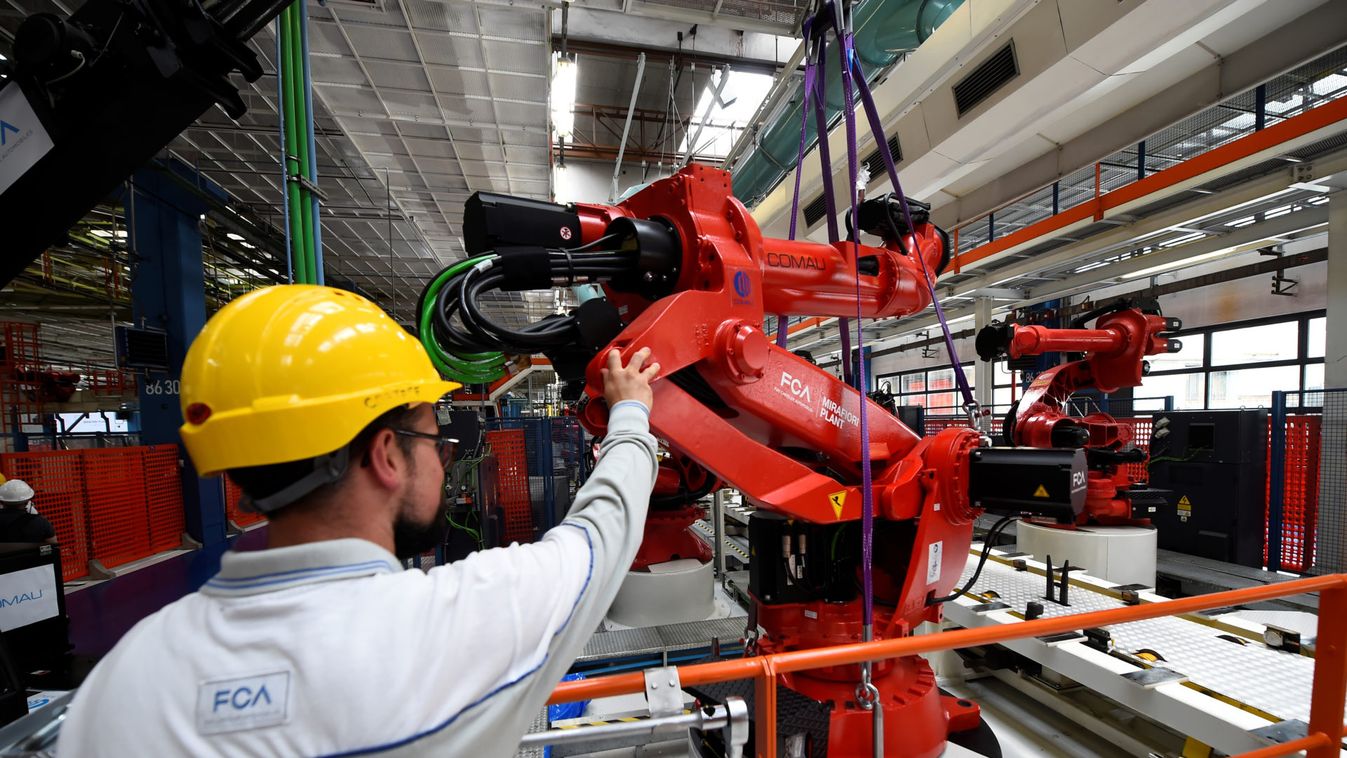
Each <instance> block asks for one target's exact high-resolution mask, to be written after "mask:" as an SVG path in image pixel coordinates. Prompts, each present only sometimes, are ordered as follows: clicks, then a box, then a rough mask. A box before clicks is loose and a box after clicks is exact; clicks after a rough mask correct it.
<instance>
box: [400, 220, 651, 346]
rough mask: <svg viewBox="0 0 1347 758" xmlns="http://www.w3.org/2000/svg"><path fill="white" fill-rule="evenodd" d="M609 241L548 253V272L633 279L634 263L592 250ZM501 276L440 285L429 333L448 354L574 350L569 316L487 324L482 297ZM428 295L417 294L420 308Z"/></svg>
mask: <svg viewBox="0 0 1347 758" xmlns="http://www.w3.org/2000/svg"><path fill="white" fill-rule="evenodd" d="M615 238H616V237H615V235H609V236H605V237H600V238H599V239H597V240H594V241H592V242H589V243H586V244H585V245H582V246H581V247H578V248H573V249H569V250H549V251H548V256H547V257H548V267H549V269H550V270H551V271H552V272H557V273H558V275H559V276H561V277H562V278H565V279H569V280H572V281H575V280H579V281H599V282H601V281H607V280H611V279H613V278H616V277H621V276H628V275H631V274H633V273H635V267H636V266H637V265H638V262H639V259H638V258H637V257H636V256H633V255H630V254H626V253H615V252H613V251H611V250H594V249H593V248H595V247H599V246H601V245H603V244H605V243H611V242H613V241H614V239H615ZM508 284H509V282H508V280H507V278H506V274H505V273H504V272H503V271H502V270H501V269H500V268H497V267H495V266H489V267H487V268H484V269H483V268H478V267H473V268H470V269H468V270H466V271H463V272H461V273H459V274H458V275H456V276H455V277H453V278H452V279H450V280H449V281H447V282H445V283H444V285H443V286H442V287H441V288H440V290H439V293H438V294H437V295H436V299H435V304H434V308H433V316H432V319H431V328H432V330H433V331H434V332H435V336H436V338H437V340H438V341H439V342H440V344H442V345H444V346H445V347H446V348H448V349H450V350H451V351H454V352H459V353H484V352H492V351H498V350H499V351H504V352H512V353H525V354H527V353H536V352H546V351H548V350H550V349H555V348H560V347H564V346H567V345H570V344H574V343H575V342H577V340H578V339H579V326H578V322H577V321H576V319H575V318H574V316H564V315H552V316H548V317H546V318H544V319H541V320H539V321H535V322H533V323H531V324H528V325H527V326H524V327H522V328H511V327H507V326H505V325H503V324H500V323H498V322H496V321H493V320H492V319H491V318H490V317H489V316H487V315H486V314H485V313H484V312H483V310H482V305H481V303H482V300H483V297H484V295H485V294H486V293H487V292H490V291H492V290H499V289H504V288H505V287H506V286H507V285H508ZM427 292H428V290H423V291H422V295H421V301H422V302H423V303H424V301H425V298H426V294H427Z"/></svg>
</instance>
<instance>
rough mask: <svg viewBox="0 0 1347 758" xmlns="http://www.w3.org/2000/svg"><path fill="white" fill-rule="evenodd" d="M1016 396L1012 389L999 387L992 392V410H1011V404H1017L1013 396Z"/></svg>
mask: <svg viewBox="0 0 1347 758" xmlns="http://www.w3.org/2000/svg"><path fill="white" fill-rule="evenodd" d="M1013 394H1015V393H1014V392H1013V391H1012V390H1011V388H1010V387H997V388H995V389H993V390H992V408H993V410H999V409H1004V408H1009V407H1010V404H1011V403H1013V402H1015V401H1014V400H1012V399H1011V395H1013Z"/></svg>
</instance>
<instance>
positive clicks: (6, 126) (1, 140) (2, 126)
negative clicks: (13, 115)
mask: <svg viewBox="0 0 1347 758" xmlns="http://www.w3.org/2000/svg"><path fill="white" fill-rule="evenodd" d="M10 132H14V133H15V134H18V133H19V127H17V126H15V125H13V124H11V123H9V122H8V121H0V147H4V146H5V140H7V139H9V133H10Z"/></svg>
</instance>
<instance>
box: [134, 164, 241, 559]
mask: <svg viewBox="0 0 1347 758" xmlns="http://www.w3.org/2000/svg"><path fill="white" fill-rule="evenodd" d="M169 172H172V173H174V174H176V175H177V177H179V178H175V177H173V176H170V175H169ZM182 180H185V184H184V182H183V181H182ZM192 187H195V190H193V189H192ZM211 197H214V198H216V199H217V200H219V201H223V200H225V199H227V198H228V195H226V194H225V192H224V190H222V189H220V188H219V187H218V186H216V185H215V184H214V183H212V182H211V181H209V180H208V179H206V178H205V177H204V176H202V175H200V174H199V173H197V172H196V171H195V170H193V169H192V168H190V167H188V166H187V165H185V164H183V163H180V162H178V161H173V162H171V163H170V164H169V165H168V166H166V167H150V168H144V169H141V170H140V171H137V172H136V173H135V176H134V179H133V181H132V192H131V198H130V201H129V202H128V204H127V209H128V215H129V216H130V220H129V226H130V227H131V249H132V251H133V252H134V255H135V260H136V261H137V263H136V266H135V269H134V277H133V279H132V281H131V305H132V314H133V318H134V319H135V322H136V324H137V325H143V326H146V327H154V328H157V329H163V330H164V331H165V332H166V333H167V335H168V363H169V368H168V370H167V371H164V372H148V373H146V374H144V375H142V376H141V377H140V379H139V381H138V391H139V395H140V441H141V444H145V445H158V444H166V443H172V444H178V443H179V438H178V427H179V426H181V425H182V411H181V409H180V408H179V400H178V390H179V386H180V382H181V378H182V362H183V359H184V358H185V357H186V355H187V347H188V346H189V345H190V344H191V342H192V338H194V337H195V336H196V335H197V333H198V332H200V331H201V327H202V326H204V325H205V323H206V296H205V275H204V272H203V270H202V260H201V229H200V223H201V222H200V219H201V215H202V214H204V213H205V212H206V210H207V208H209V207H210V200H209V198H211ZM180 451H181V448H180ZM180 455H181V456H182V459H183V466H182V469H181V471H182V499H183V507H184V508H185V509H186V516H187V518H186V523H187V532H188V534H190V535H191V536H192V538H193V539H195V540H197V541H198V542H200V543H202V544H203V545H205V546H208V547H209V546H210V545H213V544H215V543H218V542H222V541H224V539H225V513H224V497H223V493H222V491H221V487H220V483H219V481H218V480H214V479H212V480H210V481H207V480H205V479H201V478H200V477H198V476H197V475H196V469H195V468H194V467H193V466H192V463H191V461H190V460H189V459H188V458H187V455H186V453H185V452H180Z"/></svg>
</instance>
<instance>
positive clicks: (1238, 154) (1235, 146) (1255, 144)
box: [954, 98, 1347, 271]
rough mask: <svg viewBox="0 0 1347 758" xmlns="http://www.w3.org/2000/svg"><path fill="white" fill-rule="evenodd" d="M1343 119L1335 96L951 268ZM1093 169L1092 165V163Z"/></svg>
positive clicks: (1345, 109) (979, 250)
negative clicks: (1317, 105) (1319, 104)
mask: <svg viewBox="0 0 1347 758" xmlns="http://www.w3.org/2000/svg"><path fill="white" fill-rule="evenodd" d="M1343 120H1347V98H1338V99H1337V100H1333V101H1331V102H1328V103H1325V104H1323V105H1321V106H1319V107H1318V108H1315V109H1313V110H1310V111H1306V112H1305V113H1302V114H1300V115H1298V116H1293V117H1291V118H1288V119H1286V120H1285V121H1282V122H1280V123H1277V124H1273V125H1272V126H1269V127H1267V128H1266V129H1261V130H1259V131H1256V132H1254V133H1253V134H1247V135H1245V136H1243V137H1240V138H1239V139H1237V140H1235V141H1233V142H1228V143H1226V144H1224V145H1221V146H1219V147H1214V148H1212V149H1211V150H1208V151H1207V152H1205V153H1202V154H1201V155H1198V156H1195V157H1193V158H1189V159H1188V160H1186V161H1184V162H1182V163H1177V164H1175V165H1173V166H1170V167H1169V168H1167V169H1164V170H1163V171H1157V172H1155V173H1154V174H1151V175H1149V176H1147V177H1146V178H1145V179H1139V180H1137V181H1135V182H1132V183H1131V184H1128V185H1125V186H1122V187H1119V188H1118V189H1115V190H1113V191H1112V192H1109V193H1107V194H1104V195H1102V196H1098V197H1097V198H1096V199H1094V200H1088V201H1086V202H1084V203H1081V204H1080V205H1077V206H1075V207H1073V208H1068V209H1067V210H1064V211H1062V212H1061V213H1058V214H1057V215H1055V216H1050V217H1048V218H1046V219H1044V220H1042V221H1039V222H1038V223H1036V224H1030V225H1029V226H1026V227H1024V228H1023V229H1019V230H1017V231H1015V232H1012V233H1011V234H1007V235H1006V236H1004V237H1001V238H1000V239H996V240H993V241H991V242H988V243H987V244H985V245H980V246H978V247H975V248H973V249H972V250H969V251H968V252H967V253H964V254H963V255H959V256H956V257H955V259H954V266H955V270H956V271H957V270H959V269H961V268H962V267H963V266H967V265H970V264H973V263H977V262H978V261H981V260H986V259H987V258H989V257H991V256H993V255H996V254H997V253H999V252H1001V251H1003V250H1007V249H1009V248H1012V247H1015V246H1017V245H1020V244H1023V243H1025V242H1030V241H1033V240H1035V239H1038V238H1040V237H1046V236H1047V235H1049V234H1051V233H1052V232H1055V231H1058V230H1060V229H1062V228H1063V227H1066V226H1069V225H1071V224H1074V223H1076V222H1078V221H1082V220H1084V219H1087V218H1091V217H1094V218H1095V219H1102V218H1103V215H1104V213H1105V212H1107V211H1109V210H1112V209H1114V208H1117V207H1119V206H1122V205H1125V204H1127V203H1130V202H1133V201H1135V200H1139V199H1141V198H1143V197H1145V196H1146V195H1150V194H1152V193H1155V192H1159V191H1160V190H1163V189H1167V188H1169V187H1173V186H1174V185H1176V184H1180V183H1182V182H1186V181H1188V180H1189V179H1193V178H1195V177H1198V176H1201V175H1202V174H1205V173H1207V172H1209V171H1213V170H1215V169H1218V168H1221V167H1222V166H1228V165H1230V164H1231V163H1235V162H1236V161H1240V160H1243V159H1245V158H1248V157H1250V156H1252V155H1255V154H1257V153H1261V152H1263V151H1264V150H1268V149H1270V148H1273V147H1276V146H1277V145H1280V144H1283V143H1286V142H1290V141H1291V140H1293V139H1296V138H1298V137H1303V136H1305V135H1306V134H1309V133H1311V132H1314V131H1317V130H1319V129H1322V128H1324V127H1326V126H1331V125H1333V124H1336V123H1338V122H1339V121H1343ZM1096 169H1097V167H1096ZM1098 182H1099V180H1098V176H1097V174H1096V179H1095V184H1096V187H1098Z"/></svg>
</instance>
